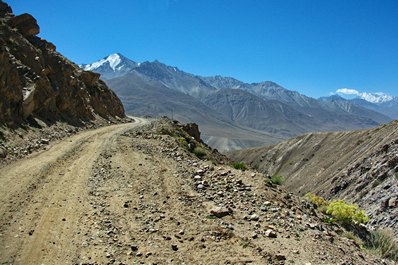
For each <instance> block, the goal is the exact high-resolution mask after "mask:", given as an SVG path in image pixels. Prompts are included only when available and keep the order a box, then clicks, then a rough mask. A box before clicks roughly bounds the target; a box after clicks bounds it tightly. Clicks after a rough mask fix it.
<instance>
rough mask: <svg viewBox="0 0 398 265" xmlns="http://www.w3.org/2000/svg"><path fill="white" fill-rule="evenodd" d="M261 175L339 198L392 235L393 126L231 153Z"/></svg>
mask: <svg viewBox="0 0 398 265" xmlns="http://www.w3.org/2000/svg"><path fill="white" fill-rule="evenodd" d="M229 155H230V157H231V158H233V159H234V160H236V161H241V160H242V161H245V162H247V163H248V164H250V165H251V166H252V167H255V168H257V169H258V170H259V171H261V172H267V173H269V174H271V175H275V174H277V175H282V176H284V177H285V178H286V183H285V187H286V188H287V189H288V190H289V191H292V192H295V193H297V194H301V195H303V194H305V193H307V192H315V193H318V194H320V195H322V196H325V197H327V198H344V199H346V200H347V201H350V202H355V203H357V204H358V205H359V206H360V207H362V208H364V209H366V211H367V213H368V214H369V215H370V217H371V223H370V225H373V226H382V227H392V228H394V230H395V232H396V234H397V235H398V222H397V220H396V216H397V214H398V208H397V206H398V204H397V200H398V185H397V184H398V173H397V172H398V123H397V122H396V121H394V122H391V123H389V124H386V125H383V126H380V127H378V128H375V129H369V130H362V131H351V132H338V133H310V134H305V135H302V136H299V137H296V138H293V139H290V140H287V141H284V142H282V143H279V144H277V145H274V146H269V147H264V148H254V149H246V150H241V151H236V152H231V153H230V154H229Z"/></svg>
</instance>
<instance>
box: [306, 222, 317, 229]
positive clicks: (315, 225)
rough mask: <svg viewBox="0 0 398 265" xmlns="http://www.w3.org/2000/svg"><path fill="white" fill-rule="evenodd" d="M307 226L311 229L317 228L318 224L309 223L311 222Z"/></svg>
mask: <svg viewBox="0 0 398 265" xmlns="http://www.w3.org/2000/svg"><path fill="white" fill-rule="evenodd" d="M307 226H308V227H309V228H311V229H315V228H317V226H318V225H317V224H313V223H309V224H307Z"/></svg>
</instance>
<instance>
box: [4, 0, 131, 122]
mask: <svg viewBox="0 0 398 265" xmlns="http://www.w3.org/2000/svg"><path fill="white" fill-rule="evenodd" d="M39 32H40V28H39V25H38V24H37V21H36V19H35V18H34V17H32V16H31V15H30V14H22V15H18V16H15V15H14V14H13V13H12V9H11V7H10V6H9V5H7V4H6V3H4V2H3V1H0V66H1V67H0V124H5V125H7V126H13V127H16V126H18V125H20V124H21V123H24V121H26V120H27V119H31V118H39V119H41V120H43V121H45V122H46V123H47V122H50V123H51V122H54V121H55V120H66V121H68V122H70V123H79V122H81V121H90V120H94V119H96V117H102V118H105V119H108V118H115V117H124V116H125V114H124V108H123V105H122V103H121V102H120V100H119V99H118V97H117V96H116V95H115V94H114V93H113V91H111V90H110V89H109V88H108V87H107V86H106V84H105V83H104V82H103V81H101V80H100V79H99V77H100V76H99V74H96V73H92V72H88V71H83V70H81V69H80V68H79V67H78V66H77V65H75V64H74V63H72V62H71V61H69V60H68V59H66V58H65V57H63V56H62V55H61V54H60V53H58V52H57V51H56V46H55V45H54V44H52V43H51V42H48V41H46V40H44V39H42V38H40V37H38V36H37V34H39Z"/></svg>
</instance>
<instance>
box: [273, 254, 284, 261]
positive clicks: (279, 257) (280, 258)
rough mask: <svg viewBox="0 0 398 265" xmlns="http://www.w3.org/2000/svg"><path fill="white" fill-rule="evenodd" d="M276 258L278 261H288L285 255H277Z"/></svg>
mask: <svg viewBox="0 0 398 265" xmlns="http://www.w3.org/2000/svg"><path fill="white" fill-rule="evenodd" d="M275 258H276V259H277V260H286V256H285V255H282V254H276V255H275Z"/></svg>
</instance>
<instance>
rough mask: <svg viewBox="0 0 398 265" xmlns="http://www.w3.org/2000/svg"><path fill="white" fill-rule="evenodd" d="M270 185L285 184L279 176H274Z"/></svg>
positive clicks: (283, 179)
mask: <svg viewBox="0 0 398 265" xmlns="http://www.w3.org/2000/svg"><path fill="white" fill-rule="evenodd" d="M271 183H272V184H275V185H282V184H283V183H285V178H284V177H282V176H280V175H274V176H272V177H271Z"/></svg>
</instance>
